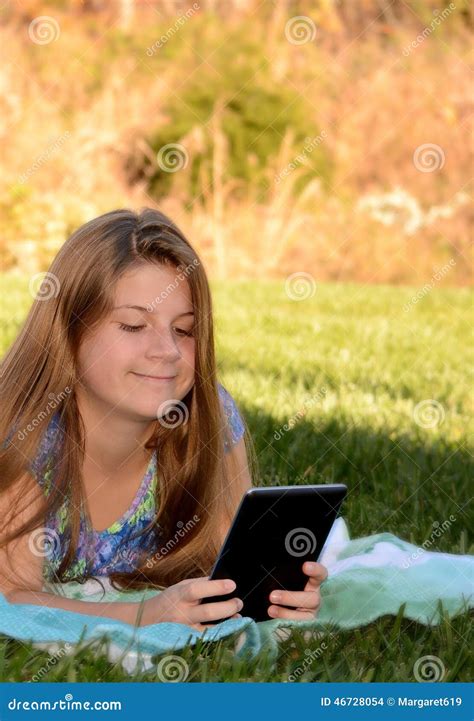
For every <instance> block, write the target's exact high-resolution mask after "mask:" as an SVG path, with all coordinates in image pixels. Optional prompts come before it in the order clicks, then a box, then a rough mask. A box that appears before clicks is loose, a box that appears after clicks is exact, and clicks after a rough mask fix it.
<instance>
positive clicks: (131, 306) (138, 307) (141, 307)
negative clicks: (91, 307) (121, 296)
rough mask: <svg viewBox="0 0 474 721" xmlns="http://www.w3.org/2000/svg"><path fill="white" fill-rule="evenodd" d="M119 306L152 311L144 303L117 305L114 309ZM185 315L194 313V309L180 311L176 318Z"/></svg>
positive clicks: (117, 308)
mask: <svg viewBox="0 0 474 721" xmlns="http://www.w3.org/2000/svg"><path fill="white" fill-rule="evenodd" d="M119 308H134V309H135V310H144V311H146V312H147V313H149V312H150V311H149V310H148V308H144V307H143V306H142V305H117V306H115V308H113V309H112V310H119ZM184 315H194V312H193V311H192V310H187V311H185V312H184V313H179V314H178V315H177V316H176V318H182V317H183V316H184Z"/></svg>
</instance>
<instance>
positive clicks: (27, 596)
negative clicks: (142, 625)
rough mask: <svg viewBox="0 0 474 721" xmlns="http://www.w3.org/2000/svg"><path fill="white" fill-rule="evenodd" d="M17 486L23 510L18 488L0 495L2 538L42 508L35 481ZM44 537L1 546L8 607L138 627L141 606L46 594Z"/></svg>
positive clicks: (0, 573)
mask: <svg viewBox="0 0 474 721" xmlns="http://www.w3.org/2000/svg"><path fill="white" fill-rule="evenodd" d="M18 483H19V486H20V488H21V498H22V505H21V510H17V508H16V507H15V503H16V498H17V497H18V492H19V487H18V486H17V485H16V484H15V487H13V488H10V489H8V491H5V490H4V491H3V492H2V493H0V520H1V522H2V524H1V525H2V533H1V536H2V537H3V536H4V534H5V533H6V531H7V530H8V531H9V532H12V531H15V530H19V529H20V527H21V526H22V525H23V524H24V523H25V522H26V521H27V520H29V519H30V518H32V517H33V515H35V514H36V513H37V512H38V510H39V508H40V507H41V501H42V497H41V491H40V489H39V486H38V485H37V483H36V480H35V479H34V478H33V477H32V476H31V475H29V474H27V475H25V476H24V477H23V478H21V479H20V481H19V482H18ZM43 534H44V531H43V530H42V529H41V528H39V529H35V530H34V531H32V532H31V533H26V534H24V535H22V536H20V537H19V538H18V539H15V540H14V541H10V543H9V544H8V545H6V544H3V543H2V544H0V592H1V593H2V594H3V596H4V597H5V599H6V601H8V603H13V604H17V603H28V604H34V605H36V606H49V607H50V608H62V609H64V610H65V611H75V612H76V613H84V614H88V615H94V616H106V617H109V618H114V619H116V620H118V621H125V622H126V623H130V624H135V622H136V621H137V616H139V612H140V603H132V602H123V603H122V602H120V601H117V602H115V601H114V602H113V603H100V602H94V601H77V600H75V599H72V598H64V597H62V596H58V595H56V594H54V593H46V592H43V591H42V588H43V565H44V554H43V553H42V552H41V546H42V542H41V537H42V535H43Z"/></svg>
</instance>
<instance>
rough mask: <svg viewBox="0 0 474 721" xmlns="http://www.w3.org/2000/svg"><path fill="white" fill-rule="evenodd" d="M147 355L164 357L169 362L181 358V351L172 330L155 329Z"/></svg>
mask: <svg viewBox="0 0 474 721" xmlns="http://www.w3.org/2000/svg"><path fill="white" fill-rule="evenodd" d="M145 355H146V357H147V358H163V359H165V360H166V361H168V362H172V361H177V360H179V359H180V358H181V351H180V350H179V348H178V346H177V345H176V340H175V338H174V337H173V334H172V332H169V331H155V332H154V333H152V334H151V336H150V342H149V344H148V348H147V351H146V353H145Z"/></svg>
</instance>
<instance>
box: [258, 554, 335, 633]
mask: <svg viewBox="0 0 474 721" xmlns="http://www.w3.org/2000/svg"><path fill="white" fill-rule="evenodd" d="M303 573H305V574H306V575H307V576H309V579H308V582H307V584H306V586H305V587H304V591H282V590H281V589H278V590H276V591H272V592H271V593H270V596H269V599H270V601H272V602H273V605H271V606H269V608H268V615H269V616H270V617H271V618H284V619H287V618H288V619H292V620H294V621H306V620H309V619H312V618H315V617H316V616H317V615H318V611H319V607H320V605H321V597H320V595H319V587H320V585H321V583H322V582H323V581H324V580H326V578H327V577H328V572H327V568H326V566H323V565H322V564H321V563H316V562H311V561H306V562H305V563H303ZM285 606H293V607H296V608H284V607H285Z"/></svg>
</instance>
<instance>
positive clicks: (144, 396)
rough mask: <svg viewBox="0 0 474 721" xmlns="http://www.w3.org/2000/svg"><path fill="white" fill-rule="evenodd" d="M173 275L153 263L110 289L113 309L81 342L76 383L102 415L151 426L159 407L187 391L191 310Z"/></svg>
mask: <svg viewBox="0 0 474 721" xmlns="http://www.w3.org/2000/svg"><path fill="white" fill-rule="evenodd" d="M178 273H179V271H178V270H177V269H176V268H174V267H170V266H164V265H156V264H153V263H147V264H144V265H141V266H139V267H138V268H134V269H133V270H130V271H128V272H127V273H125V274H124V275H123V276H122V277H121V278H120V279H119V280H118V281H117V284H116V286H115V293H114V309H113V310H112V312H111V313H110V315H109V316H107V317H105V318H104V319H102V321H101V322H100V324H99V326H98V328H97V329H96V330H94V331H93V332H92V333H89V334H86V336H85V337H84V339H83V341H82V343H81V347H80V350H79V374H80V381H81V384H82V386H83V388H84V390H85V391H86V393H87V394H88V396H89V399H92V398H95V400H96V401H97V402H98V403H99V404H100V405H102V407H103V408H104V411H105V413H109V412H110V413H112V412H115V413H117V412H119V413H122V414H125V415H128V416H132V417H133V418H134V419H135V420H136V419H140V420H142V419H143V420H145V419H148V420H152V419H155V420H156V418H157V414H158V409H159V407H160V406H161V404H162V403H164V402H165V401H169V400H181V399H182V398H184V396H185V395H186V393H187V392H188V391H189V390H190V389H191V388H192V386H193V383H194V351H195V339H194V337H193V335H192V333H193V324H194V318H193V306H192V300H191V291H190V288H189V285H188V282H187V280H186V279H185V278H184V279H183V280H180V279H179V278H178V277H177V276H178ZM181 277H182V276H181ZM130 306H137V307H130ZM158 415H160V416H161V415H163V412H161V413H159V414H158Z"/></svg>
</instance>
